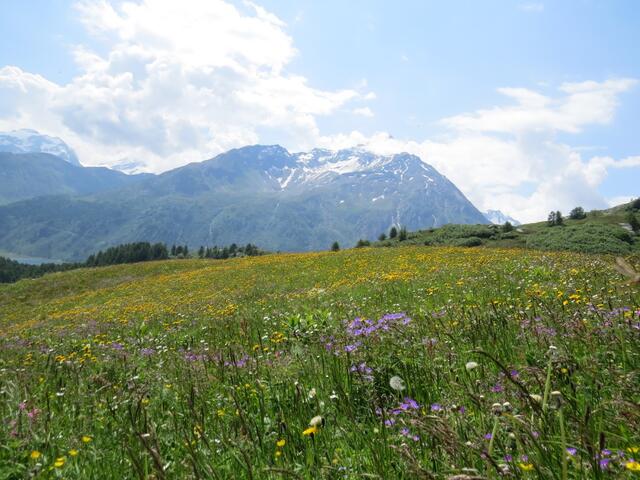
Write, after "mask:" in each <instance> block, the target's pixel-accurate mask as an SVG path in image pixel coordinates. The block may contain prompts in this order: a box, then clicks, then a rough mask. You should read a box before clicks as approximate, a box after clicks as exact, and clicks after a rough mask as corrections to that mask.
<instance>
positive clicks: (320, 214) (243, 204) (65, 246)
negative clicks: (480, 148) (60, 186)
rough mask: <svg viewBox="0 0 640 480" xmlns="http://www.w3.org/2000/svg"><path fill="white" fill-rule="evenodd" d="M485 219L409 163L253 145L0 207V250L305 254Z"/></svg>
mask: <svg viewBox="0 0 640 480" xmlns="http://www.w3.org/2000/svg"><path fill="white" fill-rule="evenodd" d="M486 222H487V221H486V219H485V218H484V216H483V215H482V214H481V213H480V212H479V211H478V210H477V209H476V208H475V207H474V206H473V205H472V204H471V202H469V201H468V200H467V199H466V197H465V196H464V195H463V194H462V192H461V191H460V190H458V188H457V187H456V186H455V185H454V184H453V183H451V182H450V181H449V180H448V179H447V178H446V177H444V176H443V175H441V174H440V173H438V172H437V170H435V169H434V168H433V167H431V166H430V165H428V164H426V163H424V162H423V161H422V160H421V159H420V158H419V157H416V156H414V155H410V154H407V153H400V154H394V155H377V154H374V153H371V152H368V151H366V150H364V149H361V148H354V149H344V150H338V151H336V152H333V151H329V150H322V149H315V150H312V151H310V152H298V153H290V152H288V151H287V150H286V149H285V148H283V147H280V146H277V145H268V146H264V145H253V146H247V147H241V148H239V149H234V150H230V151H229V152H225V153H223V154H220V155H217V156H216V157H213V158H211V159H209V160H205V161H202V162H194V163H191V164H188V165H185V166H183V167H179V168H176V169H174V170H170V171H168V172H164V173H162V174H159V175H154V176H148V177H145V178H141V179H140V181H138V182H136V183H131V184H129V185H124V186H122V187H121V188H117V189H114V190H106V191H99V192H92V193H90V194H88V195H80V196H78V195H66V196H64V195H63V196H54V197H47V198H46V199H42V198H32V199H28V200H24V201H22V202H17V203H12V204H9V205H5V206H3V207H0V249H2V250H5V251H9V252H12V253H16V254H24V255H29V256H34V257H46V258H62V259H65V260H77V259H83V258H85V257H86V255H87V254H88V253H91V252H93V251H95V250H97V249H103V248H105V247H108V246H112V245H117V244H120V243H127V242H132V241H150V242H164V243H167V244H172V243H179V244H184V243H187V244H189V245H190V246H199V245H215V244H218V245H229V244H231V243H238V244H245V243H253V244H257V245H260V246H261V247H262V248H265V249H267V250H271V251H278V250H282V251H304V250H322V249H325V248H327V247H328V245H330V244H331V243H332V242H333V241H338V242H340V243H341V244H345V245H352V244H354V243H355V242H356V241H357V240H358V239H359V238H371V239H373V238H377V236H378V235H379V234H380V233H381V232H384V231H386V230H388V228H389V227H390V226H392V225H402V226H406V227H407V228H410V229H416V228H426V227H433V226H440V225H444V224H447V223H486Z"/></svg>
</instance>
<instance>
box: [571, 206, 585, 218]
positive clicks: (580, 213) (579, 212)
mask: <svg viewBox="0 0 640 480" xmlns="http://www.w3.org/2000/svg"><path fill="white" fill-rule="evenodd" d="M569 218H570V219H571V220H582V219H583V218H587V214H586V213H585V211H584V209H583V208H582V207H576V208H574V209H573V210H571V212H569Z"/></svg>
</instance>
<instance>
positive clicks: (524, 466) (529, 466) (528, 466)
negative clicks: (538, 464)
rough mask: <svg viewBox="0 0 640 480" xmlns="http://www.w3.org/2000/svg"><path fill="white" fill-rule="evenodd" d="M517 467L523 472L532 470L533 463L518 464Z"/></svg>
mask: <svg viewBox="0 0 640 480" xmlns="http://www.w3.org/2000/svg"><path fill="white" fill-rule="evenodd" d="M518 466H519V467H520V468H521V469H522V470H523V471H525V472H530V471H531V470H533V463H519V464H518Z"/></svg>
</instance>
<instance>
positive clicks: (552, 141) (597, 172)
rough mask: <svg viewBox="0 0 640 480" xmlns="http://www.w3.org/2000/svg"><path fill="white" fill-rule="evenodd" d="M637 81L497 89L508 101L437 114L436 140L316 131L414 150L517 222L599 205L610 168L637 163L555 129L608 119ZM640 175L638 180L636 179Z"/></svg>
mask: <svg viewBox="0 0 640 480" xmlns="http://www.w3.org/2000/svg"><path fill="white" fill-rule="evenodd" d="M635 83H636V81H635V80H632V79H614V80H608V81H605V82H601V83H598V82H583V83H573V84H564V85H562V86H561V87H560V89H559V90H560V92H561V93H560V95H559V96H557V97H548V96H545V95H542V94H540V93H539V92H536V91H532V90H528V89H523V88H502V89H499V92H501V93H502V94H504V95H505V96H507V97H508V98H509V99H510V100H511V102H512V103H511V104H510V105H507V106H499V107H493V108H490V109H485V110H478V111H476V112H472V113H464V114H461V115H457V116H454V117H450V118H446V119H444V120H442V122H441V124H442V125H444V126H445V127H446V128H447V131H448V135H447V136H446V137H445V138H444V139H441V140H424V141H408V140H401V139H396V138H393V137H391V136H390V135H388V134H387V133H384V132H381V133H377V134H374V135H372V136H366V135H363V134H361V133H359V132H352V133H351V134H342V135H336V136H330V137H322V138H321V139H320V143H321V144H323V145H324V146H326V147H333V148H343V147H347V146H352V145H358V144H360V145H365V146H368V147H369V148H371V149H372V150H375V151H378V152H380V153H394V152H399V151H406V152H409V153H413V154H415V155H418V156H420V157H421V158H422V159H423V160H424V161H426V162H427V163H430V164H432V165H433V166H434V167H436V168H437V169H438V170H439V171H440V172H442V173H443V174H445V175H446V176H447V177H448V178H449V179H451V180H452V181H453V182H454V183H455V184H456V185H457V186H458V187H459V188H460V189H461V190H462V191H463V192H464V193H465V194H466V195H467V196H468V197H469V199H470V200H471V201H472V202H473V203H474V204H475V205H476V206H477V207H478V208H479V209H480V210H482V211H486V210H489V209H499V210H502V211H503V212H505V213H506V214H508V215H511V216H513V217H514V218H517V219H518V220H520V221H525V222H528V221H536V220H542V219H544V218H545V217H546V214H547V213H548V212H549V211H551V210H557V209H561V210H563V211H565V212H568V211H569V210H570V209H571V208H573V207H575V206H577V205H581V206H583V207H584V208H587V209H591V208H605V207H607V206H608V201H607V199H605V198H604V197H602V195H600V194H599V193H598V187H599V185H600V184H601V183H602V181H603V180H604V179H605V178H606V176H607V173H608V171H609V170H610V169H622V168H625V169H631V170H630V172H637V171H638V170H637V169H638V168H640V157H638V156H634V157H627V158H623V159H620V160H615V159H613V158H611V157H602V156H596V157H592V158H588V159H584V158H583V157H582V150H583V149H582V148H574V147H571V146H569V145H565V144H563V143H561V142H559V141H558V140H557V138H556V136H557V135H556V134H557V133H558V132H567V133H577V132H580V131H581V130H582V129H583V128H585V127H587V126H590V125H597V124H606V123H609V122H610V121H611V120H612V118H613V115H614V113H615V109H616V106H617V105H618V96H619V94H621V93H622V92H624V91H626V90H628V89H629V88H631V87H632V86H633V85H635ZM639 180H640V179H639Z"/></svg>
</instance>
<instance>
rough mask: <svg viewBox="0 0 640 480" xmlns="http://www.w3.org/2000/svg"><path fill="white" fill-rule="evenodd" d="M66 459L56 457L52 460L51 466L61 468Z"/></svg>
mask: <svg viewBox="0 0 640 480" xmlns="http://www.w3.org/2000/svg"><path fill="white" fill-rule="evenodd" d="M65 461H66V458H64V457H58V458H56V461H55V462H54V464H53V466H54V467H56V468H62V467H64V462H65Z"/></svg>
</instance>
